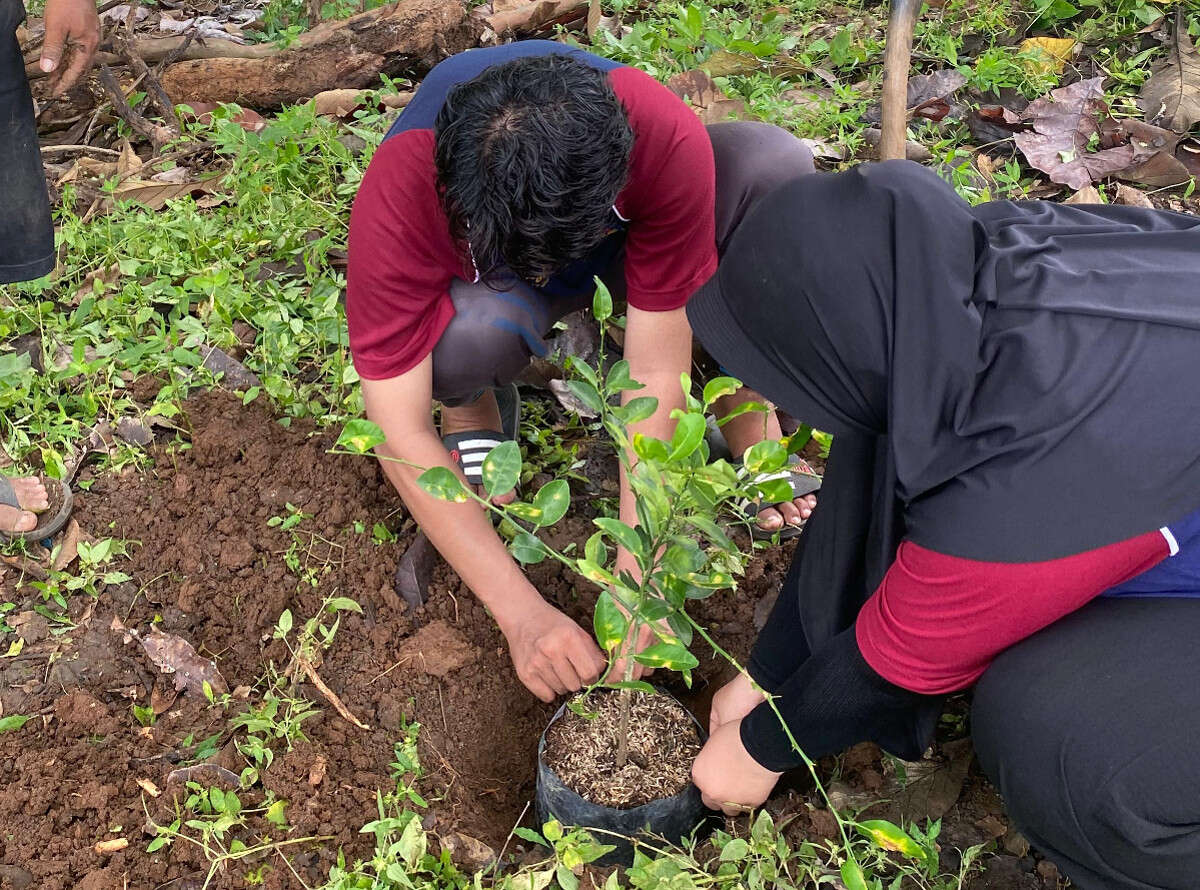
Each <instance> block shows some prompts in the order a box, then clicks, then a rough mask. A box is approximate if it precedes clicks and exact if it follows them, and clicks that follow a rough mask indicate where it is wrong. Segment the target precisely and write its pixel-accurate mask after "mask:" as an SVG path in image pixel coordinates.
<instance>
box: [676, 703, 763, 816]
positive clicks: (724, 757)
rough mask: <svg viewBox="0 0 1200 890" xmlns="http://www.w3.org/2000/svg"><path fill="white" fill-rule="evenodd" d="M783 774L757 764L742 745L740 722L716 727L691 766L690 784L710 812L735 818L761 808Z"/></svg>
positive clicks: (736, 721)
mask: <svg viewBox="0 0 1200 890" xmlns="http://www.w3.org/2000/svg"><path fill="white" fill-rule="evenodd" d="M781 775H783V774H782V773H773V772H771V771H770V770H768V769H763V768H762V767H761V766H759V765H758V762H757V761H755V759H754V758H753V757H751V756H750V755H749V754H748V753H747V752H746V748H745V746H744V745H742V721H741V720H735V721H732V722H730V723H725V724H723V725H722V726H720V727H718V728H717V730H716V732H714V733H713V734H712V735H710V736H709V737H708V741H707V742H706V743H705V745H704V747H703V748H702V749H701V751H700V755H699V756H698V757H697V758H696V762H695V763H693V764H692V781H693V782H695V783H696V787H697V788H699V789H700V797H701V798H702V799H703V800H704V805H705V806H707V807H708V808H709V809H713V810H721V811H722V812H724V813H725V815H727V816H736V815H738V814H740V813H745V812H747V811H748V810H751V809H753V808H754V807H757V806H759V805H761V804H762V803H763V802H764V801H766V799H767V797H768V796H770V794H771V789H772V788H774V787H775V783H776V782H778V781H779V777H780V776H781Z"/></svg>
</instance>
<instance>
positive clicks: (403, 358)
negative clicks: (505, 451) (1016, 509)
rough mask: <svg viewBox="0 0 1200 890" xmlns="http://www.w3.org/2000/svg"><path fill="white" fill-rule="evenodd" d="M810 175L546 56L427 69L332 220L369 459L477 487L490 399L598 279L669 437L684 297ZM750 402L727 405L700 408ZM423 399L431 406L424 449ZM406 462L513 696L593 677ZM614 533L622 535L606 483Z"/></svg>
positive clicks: (807, 160) (574, 59) (396, 480)
mask: <svg viewBox="0 0 1200 890" xmlns="http://www.w3.org/2000/svg"><path fill="white" fill-rule="evenodd" d="M811 170H812V158H811V155H810V154H809V153H808V151H807V149H805V148H804V146H803V145H802V144H801V143H800V142H799V141H798V140H796V139H795V138H793V137H792V136H790V135H789V134H787V133H785V132H783V131H782V130H779V129H777V128H774V127H770V126H767V125H764V124H751V123H727V124H717V125H714V126H711V127H708V128H707V130H706V128H705V127H704V126H703V125H702V124H701V123H700V121H699V120H698V119H697V118H696V116H695V115H694V114H693V113H692V111H691V110H690V109H689V108H688V107H687V106H686V105H685V104H684V103H683V102H682V101H680V100H679V99H678V98H677V97H676V96H675V95H674V94H672V93H671V92H670V91H669V90H667V89H666V88H665V87H663V86H662V85H661V84H659V83H658V82H656V81H655V80H653V79H652V78H650V77H649V76H647V75H646V74H644V73H642V72H640V71H638V70H636V69H634V68H630V67H627V66H623V65H619V64H617V63H614V62H611V61H609V60H606V59H601V58H599V57H596V56H593V55H589V54H587V53H584V52H581V51H579V50H575V49H572V48H570V47H566V46H563V45H561V44H557V43H552V42H547V41H526V42H522V43H516V44H510V45H508V46H503V47H495V48H490V49H481V50H470V51H468V52H466V53H462V54H460V55H458V56H454V57H452V58H451V59H448V60H447V61H445V62H443V63H441V64H440V65H438V66H437V67H436V68H434V69H433V71H431V72H430V73H429V75H428V77H427V78H426V79H425V81H424V82H423V83H422V85H421V88H420V89H419V91H418V92H417V94H416V96H414V98H413V100H412V102H411V103H410V104H409V106H408V107H407V108H406V109H405V111H404V112H403V114H402V115H401V116H400V118H399V119H398V120H397V122H396V125H395V126H394V127H393V128H392V130H391V131H390V132H389V133H388V136H387V138H386V139H385V140H384V142H383V144H382V145H381V146H380V148H379V150H378V152H377V153H376V155H375V157H374V159H373V160H372V162H371V165H370V168H369V169H368V171H367V174H366V177H365V178H364V180H363V185H362V188H361V190H360V192H359V194H358V197H357V200H356V201H355V205H354V211H353V215H352V217H351V224H350V269H349V287H348V293H347V303H346V314H347V320H348V322H349V327H350V345H351V349H352V352H353V355H354V363H355V367H356V369H357V370H358V373H359V375H360V377H361V378H362V381H363V396H364V400H365V403H366V409H367V414H368V415H369V416H370V417H371V419H372V420H374V421H375V422H376V423H378V424H379V426H380V427H381V428H382V429H383V431H384V433H385V435H386V436H387V441H386V443H385V444H384V445H383V446H381V447H380V449H379V453H380V455H381V456H383V457H392V458H401V459H403V460H404V461H405V462H407V464H408V465H414V466H419V467H433V466H446V467H450V468H452V469H456V470H458V471H459V472H461V473H462V474H463V477H464V478H465V479H466V480H467V481H468V482H471V483H478V481H479V478H480V471H479V464H480V463H481V462H482V459H483V456H484V455H485V454H486V452H487V451H488V450H489V449H490V448H491V447H493V446H494V445H495V444H498V442H499V441H500V439H501V438H502V435H504V434H507V435H509V436H512V435H513V434H514V430H512V429H511V427H512V426H513V424H514V419H513V417H512V415H511V413H510V412H509V411H508V410H506V411H504V412H503V413H504V414H505V415H507V416H505V417H501V411H500V408H499V407H498V404H497V400H496V397H495V394H494V390H495V388H496V387H504V386H506V385H507V384H510V383H511V381H512V380H513V379H514V378H515V377H516V376H517V375H518V374H519V373H520V372H521V370H522V369H523V368H524V367H525V365H526V364H527V362H528V360H529V358H530V356H532V355H539V354H543V353H544V352H545V350H546V344H545V342H544V340H543V337H544V336H545V335H546V334H547V333H548V332H549V331H550V329H551V327H552V325H553V324H554V322H555V321H556V320H557V319H559V318H561V317H562V316H563V315H566V314H567V313H569V312H571V311H573V310H575V309H578V308H581V307H583V306H588V305H590V304H591V299H592V295H593V291H594V277H595V276H600V277H601V278H603V279H604V280H605V281H606V282H607V283H608V284H609V286H610V287H611V289H612V290H613V291H614V294H615V295H616V296H618V297H620V298H623V299H625V300H626V302H627V305H628V310H627V328H626V336H625V344H624V350H625V358H626V359H628V361H629V363H630V372H631V375H632V376H633V378H634V379H636V380H638V381H640V382H641V383H643V384H644V385H645V389H643V390H640V391H639V392H638V395H646V396H652V397H655V398H657V399H658V403H659V408H658V411H657V412H656V413H655V414H654V416H652V417H651V418H649V419H648V420H646V421H644V422H643V423H641V424H639V425H638V427H637V429H638V431H640V432H643V433H645V434H647V435H651V436H656V437H662V438H669V437H670V434H671V428H672V426H673V421H672V420H671V418H670V414H671V411H672V409H674V408H676V407H680V406H682V404H683V394H682V392H681V390H680V386H679V378H680V374H681V373H682V372H685V371H687V370H688V369H689V368H690V365H691V358H692V338H691V330H690V328H689V326H688V322H687V317H686V315H685V313H684V306H685V304H686V303H687V300H688V298H689V297H690V296H691V295H692V294H693V293H694V292H695V291H696V290H697V289H698V288H699V287H700V285H702V284H703V283H704V282H705V281H707V280H708V279H709V278H710V277H711V276H712V275H713V273H714V272H715V270H716V268H717V261H718V255H719V253H720V251H721V249H722V248H723V245H724V243H725V241H726V240H727V239H728V237H729V236H730V234H731V233H732V231H733V229H734V227H735V226H736V223H737V221H738V220H740V218H741V216H742V214H743V213H744V212H745V210H746V209H747V208H748V207H749V206H750V205H751V204H752V203H753V202H754V201H755V199H756V198H757V196H759V195H760V194H763V193H765V192H766V191H768V190H770V189H771V188H772V187H773V186H775V185H776V184H778V183H780V182H782V181H784V180H786V179H790V178H792V177H794V176H798V175H801V174H804V173H807V172H810V171H811ZM745 297H746V298H747V299H753V298H754V295H753V294H746V295H745ZM758 398H759V397H758V396H757V395H756V394H754V393H752V392H749V391H746V390H743V391H742V392H740V393H737V394H735V395H733V396H731V397H728V398H727V399H726V400H725V403H724V404H723V405H719V406H718V410H722V409H723V410H725V411H728V410H729V409H731V408H733V407H734V406H736V405H738V404H741V403H742V402H744V401H747V400H757V399H758ZM431 400H437V401H439V402H441V404H442V406H443V407H442V429H441V431H440V435H439V433H438V432H436V431H435V429H434V426H433V421H432V416H431V412H430V403H431ZM507 407H511V406H507ZM505 427H509V429H505ZM502 430H503V433H502V432H501V431H502ZM724 431H725V434H726V438H727V440H728V441H729V444H730V447H731V450H732V451H733V453H734V455H735V456H738V455H740V454H741V453H742V451H744V450H745V449H746V448H747V447H749V446H750V445H751V444H753V443H754V442H755V441H758V440H760V439H762V438H763V436H764V432H765V434H766V435H768V436H771V435H774V436H778V434H779V429H778V423H777V421H776V420H775V418H774V416H773V415H772V416H771V417H770V418H769V419H768V422H767V424H766V429H765V430H764V424H763V420H762V416H761V415H756V414H750V415H743V416H742V417H739V418H735V419H734V420H733V421H732V422H731V423H729V424H727V425H726V426H725V430H724ZM408 465H402V464H400V463H397V462H396V461H390V460H385V461H384V463H383V466H384V469H385V472H386V474H387V476H388V478H389V479H390V480H391V481H392V482H393V484H394V485H395V486H396V488H397V490H398V491H399V492H400V494H401V496H402V497H403V498H404V501H405V503H406V504H407V506H408V507H409V509H410V510H411V512H412V514H413V516H414V517H415V518H416V520H417V521H418V522H419V523H420V525H421V527H422V528H423V529H424V531H425V533H426V534H427V535H428V536H429V538H430V540H431V541H432V542H433V543H434V545H435V546H436V547H437V548H438V550H439V551H440V552H441V554H442V555H443V556H444V557H445V558H446V560H447V562H449V563H450V565H451V566H452V567H453V568H454V569H455V570H456V571H457V572H458V574H459V576H460V577H461V578H462V579H463V581H465V582H466V584H467V585H468V586H469V587H470V588H471V589H472V590H473V591H474V592H475V593H476V595H478V596H479V598H480V599H481V600H482V601H483V602H484V604H485V605H486V606H487V607H488V608H489V609H490V610H491V612H492V614H493V615H494V616H495V618H496V621H497V623H498V624H499V625H500V628H501V630H502V631H503V632H504V634H505V636H506V637H507V639H508V642H509V646H510V649H511V652H512V657H513V662H514V665H515V667H516V670H517V674H518V676H519V677H520V678H521V680H522V682H523V683H525V685H526V686H527V687H529V689H530V690H531V691H532V692H534V693H535V694H536V695H538V696H539V697H540V698H542V699H544V700H546V701H549V700H551V699H552V698H553V697H554V695H555V694H562V693H565V692H569V691H573V690H576V689H578V688H580V687H581V686H582V685H584V684H585V683H587V682H589V681H591V680H592V679H594V678H595V677H596V675H597V673H598V671H599V670H600V669H601V668H602V667H603V665H604V663H605V662H604V659H603V658H602V656H601V654H600V651H599V649H598V648H597V647H596V645H595V643H594V642H593V641H592V639H591V637H590V635H589V634H587V633H586V632H585V631H584V630H583V629H582V628H580V627H579V626H578V625H577V624H575V622H573V621H571V620H570V619H568V618H567V617H566V616H565V615H564V614H562V613H561V612H559V611H558V610H557V609H555V608H554V607H553V606H551V605H549V604H548V603H546V602H545V601H544V600H543V599H542V597H541V596H540V594H539V593H538V592H537V590H536V589H534V588H533V586H532V585H531V584H530V583H529V581H528V580H527V579H526V577H525V576H524V574H523V573H522V572H521V570H520V568H519V567H518V566H517V564H516V563H515V562H514V561H513V560H512V559H511V557H510V556H509V555H508V553H507V551H506V549H505V546H504V544H503V542H502V541H501V540H500V538H499V536H498V535H497V534H496V532H495V531H494V530H493V528H492V527H491V525H490V523H489V522H488V519H487V517H486V515H485V513H484V511H483V510H481V509H479V507H478V506H477V505H475V504H470V503H468V504H452V503H447V502H443V501H438V500H435V499H434V498H432V497H430V496H428V495H426V494H424V493H423V492H421V491H420V489H419V488H418V487H417V486H416V484H415V479H416V476H417V475H418V473H417V471H415V470H412V469H410V467H409V466H408ZM813 487H815V485H810V487H808V488H803V487H801V486H800V485H799V484H797V485H795V486H794V489H795V491H796V494H797V497H796V499H795V500H794V501H791V502H785V503H783V504H779V505H776V506H775V507H774V508H770V509H764V510H763V511H762V512H761V513H760V514H759V522H760V525H761V526H762V527H763V528H766V529H768V530H772V531H787V530H794V529H795V528H797V527H798V526H799V525H801V524H802V523H803V522H804V520H805V519H807V517H808V514H809V513H810V512H811V510H812V507H813V505H814V503H815V501H814V500H813V499H812V498H811V496H807V495H809V493H810V492H811V491H812V489H813ZM509 497H511V495H510V496H509ZM621 518H622V519H623V520H624V521H626V522H628V523H629V524H631V525H635V524H636V522H637V519H636V516H635V512H634V509H633V502H632V499H631V497H630V493H629V489H628V486H627V485H626V484H625V482H624V480H622V485H621ZM621 559H622V560H623V562H622V565H621V568H623V569H628V570H630V571H636V566H635V564H634V561H633V560H631V559H628V556H627V554H625V555H622V557H621ZM646 637H647V638H646V639H644V640H641V641H637V642H638V643H640V644H641V645H645V644H646V643H648V642H649V632H648V631H647V633H646Z"/></svg>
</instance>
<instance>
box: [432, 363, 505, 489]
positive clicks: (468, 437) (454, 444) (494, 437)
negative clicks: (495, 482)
mask: <svg viewBox="0 0 1200 890" xmlns="http://www.w3.org/2000/svg"><path fill="white" fill-rule="evenodd" d="M495 393H496V404H497V405H498V406H499V407H500V432H496V431H495V430H465V431H464V432H461V433H451V434H450V435H448V436H442V444H443V445H445V446H446V450H447V451H449V452H450V456H451V457H452V458H454V460H455V462H456V463H457V464H458V465H459V466H460V467H461V468H462V471H463V475H464V476H466V477H467V481H468V482H470V483H471V484H472V485H480V484H482V483H483V469H482V468H483V459H484V458H485V457H487V455H488V452H489V451H491V450H492V449H493V448H495V447H496V446H497V445H499V444H500V443H502V442H507V441H513V440H515V439H516V438H517V432H518V431H519V430H520V427H521V396H520V394H519V393H518V392H517V385H516V384H515V383H510V384H509V385H508V386H504V387H499V388H497V389H496V390H495Z"/></svg>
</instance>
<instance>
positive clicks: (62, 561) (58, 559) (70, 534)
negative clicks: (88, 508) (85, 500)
mask: <svg viewBox="0 0 1200 890" xmlns="http://www.w3.org/2000/svg"><path fill="white" fill-rule="evenodd" d="M80 537H81V533H80V531H79V523H78V522H76V521H75V520H74V519H72V520H71V521H70V522H69V523H68V524H67V531H66V534H64V535H63V539H62V543H61V544H60V545H59V548H58V555H57V556H55V557H54V564H53V565H52V566H51V568H52V569H54V571H56V572H61V571H62V570H63V569H65V568H66V567H67V566H69V565H70V564H71V563H72V562H74V561H75V557H77V556H78V555H79V539H80Z"/></svg>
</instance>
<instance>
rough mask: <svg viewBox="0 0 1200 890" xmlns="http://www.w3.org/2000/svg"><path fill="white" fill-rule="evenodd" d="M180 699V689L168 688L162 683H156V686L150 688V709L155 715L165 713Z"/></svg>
mask: <svg viewBox="0 0 1200 890" xmlns="http://www.w3.org/2000/svg"><path fill="white" fill-rule="evenodd" d="M178 699H179V690H177V689H171V690H166V689H163V688H162V685H161V684H159V683H155V684H154V688H153V689H151V690H150V709H151V710H152V711H154V713H155V715H158V714H165V713H166V712H167V711H169V710H170V709H171V705H173V704H175V702H176V701H177V700H178Z"/></svg>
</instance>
